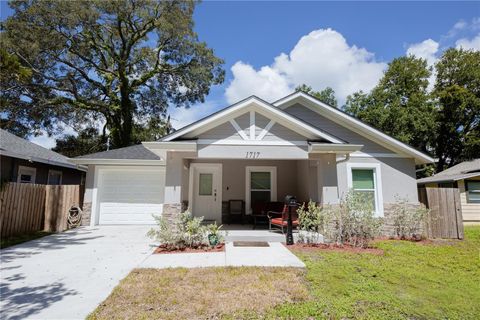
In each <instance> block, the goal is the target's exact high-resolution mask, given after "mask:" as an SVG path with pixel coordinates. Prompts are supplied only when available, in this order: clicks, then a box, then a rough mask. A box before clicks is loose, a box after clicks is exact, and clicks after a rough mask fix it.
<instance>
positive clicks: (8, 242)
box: [0, 231, 52, 249]
mask: <svg viewBox="0 0 480 320" xmlns="http://www.w3.org/2000/svg"><path fill="white" fill-rule="evenodd" d="M50 234H52V233H51V232H45V231H38V232H35V233H30V234H23V235H20V236H14V237H10V238H7V239H1V240H0V249H4V248H7V247H11V246H14V245H16V244H20V243H24V242H27V241H30V240H35V239H38V238H42V237H45V236H48V235H50Z"/></svg>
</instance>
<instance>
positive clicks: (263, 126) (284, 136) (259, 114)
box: [162, 97, 345, 145]
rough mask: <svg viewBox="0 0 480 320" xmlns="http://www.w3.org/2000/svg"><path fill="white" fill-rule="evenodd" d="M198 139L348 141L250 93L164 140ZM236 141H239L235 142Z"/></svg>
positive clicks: (206, 142)
mask: <svg viewBox="0 0 480 320" xmlns="http://www.w3.org/2000/svg"><path fill="white" fill-rule="evenodd" d="M176 139H181V140H197V143H199V144H200V143H201V144H218V143H220V142H222V141H223V142H225V143H226V142H231V141H232V140H235V141H236V142H237V143H240V144H262V141H263V142H267V141H268V143H270V144H273V145H276V144H278V145H280V144H283V143H288V144H295V142H297V141H302V143H303V144H307V141H324V142H327V143H334V144H344V143H345V141H343V140H341V139H339V138H337V137H335V136H332V135H330V134H329V133H327V132H325V131H322V130H321V129H319V128H315V127H312V126H311V125H309V124H307V123H305V122H303V121H301V120H299V119H297V118H295V117H292V116H291V115H289V114H288V113H286V112H284V111H282V110H280V109H278V108H276V107H274V106H272V105H270V104H268V103H266V102H265V101H263V100H261V99H258V98H257V97H250V98H248V99H246V100H243V101H241V102H239V103H237V104H234V105H232V106H230V107H228V108H225V109H223V110H221V111H219V112H217V113H215V114H213V115H211V116H209V117H207V118H204V119H202V120H199V121H197V122H196V123H193V124H191V125H189V126H187V127H184V128H182V129H180V130H178V131H176V132H174V133H173V134H171V135H169V136H166V137H164V138H163V139H162V141H165V142H166V141H174V140H176ZM235 144H236V143H235Z"/></svg>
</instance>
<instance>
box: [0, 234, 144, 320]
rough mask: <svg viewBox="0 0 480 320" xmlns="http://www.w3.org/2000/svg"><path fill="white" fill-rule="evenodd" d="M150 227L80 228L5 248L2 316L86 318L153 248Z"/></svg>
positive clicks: (2, 258) (1, 303)
mask: <svg viewBox="0 0 480 320" xmlns="http://www.w3.org/2000/svg"><path fill="white" fill-rule="evenodd" d="M150 228H151V227H149V226H128V227H121V226H102V227H98V228H80V229H75V230H70V231H67V232H64V233H60V234H55V235H51V236H48V237H44V238H41V239H37V240H34V241H30V242H28V243H24V244H21V245H17V246H13V247H11V248H7V249H3V250H1V251H0V255H1V265H0V272H1V282H0V295H1V302H0V318H1V319H25V318H32V319H84V318H85V317H86V316H87V315H88V314H89V313H90V312H92V311H93V310H94V309H95V308H96V307H97V305H98V304H99V303H100V302H102V301H103V300H104V299H105V298H107V296H108V295H109V294H110V292H111V291H112V289H113V288H114V287H115V286H116V285H117V284H118V282H119V281H120V280H121V279H123V278H124V277H125V276H126V275H127V274H128V273H129V272H130V271H131V270H132V268H135V267H137V266H138V265H139V264H141V263H142V261H143V260H144V259H145V258H146V257H147V256H148V255H149V254H150V253H151V252H152V247H151V244H152V241H151V240H149V239H148V238H147V237H146V236H145V234H146V233H147V231H148V230H149V229H150Z"/></svg>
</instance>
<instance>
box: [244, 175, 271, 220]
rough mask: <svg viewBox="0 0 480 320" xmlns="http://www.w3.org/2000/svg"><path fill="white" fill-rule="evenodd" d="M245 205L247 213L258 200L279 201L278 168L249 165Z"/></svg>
mask: <svg viewBox="0 0 480 320" xmlns="http://www.w3.org/2000/svg"><path fill="white" fill-rule="evenodd" d="M245 180H246V184H245V190H246V195H245V205H246V209H247V213H250V212H251V210H252V205H253V204H254V203H257V202H269V201H277V168H276V167H262V166H248V167H246V179H245Z"/></svg>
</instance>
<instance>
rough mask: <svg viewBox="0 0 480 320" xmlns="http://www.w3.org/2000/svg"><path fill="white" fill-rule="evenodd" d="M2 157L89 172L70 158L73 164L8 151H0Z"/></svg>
mask: <svg viewBox="0 0 480 320" xmlns="http://www.w3.org/2000/svg"><path fill="white" fill-rule="evenodd" d="M0 155H2V156H6V157H12V158H18V159H23V160H28V161H32V162H39V163H44V164H49V165H52V166H57V167H64V168H69V169H75V170H80V171H87V168H86V167H84V166H78V164H75V162H73V161H72V160H73V159H71V158H69V161H70V162H72V163H64V162H59V161H54V160H48V159H43V158H39V157H32V156H27V155H23V154H19V153H15V152H11V151H6V150H0Z"/></svg>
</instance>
